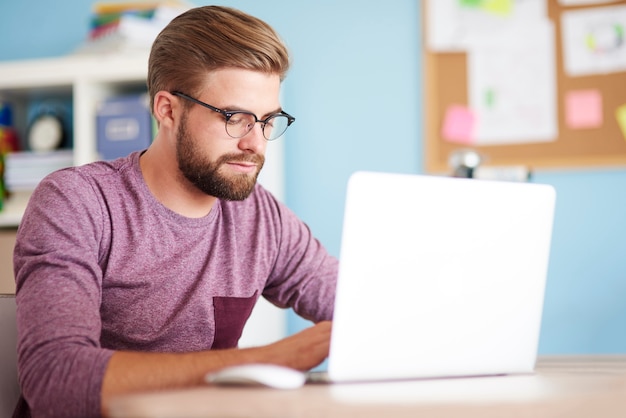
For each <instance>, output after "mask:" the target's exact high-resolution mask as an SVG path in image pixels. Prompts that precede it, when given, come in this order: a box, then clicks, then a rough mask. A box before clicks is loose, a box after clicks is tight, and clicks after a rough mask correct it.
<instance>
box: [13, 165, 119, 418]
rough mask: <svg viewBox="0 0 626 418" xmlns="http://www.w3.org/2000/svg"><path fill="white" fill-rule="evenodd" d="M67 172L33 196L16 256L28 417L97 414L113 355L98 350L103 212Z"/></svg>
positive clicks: (20, 355)
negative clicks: (104, 379) (105, 374)
mask: <svg viewBox="0 0 626 418" xmlns="http://www.w3.org/2000/svg"><path fill="white" fill-rule="evenodd" d="M68 174H69V170H68V171H61V172H57V173H55V174H53V175H52V176H49V177H48V178H46V179H45V180H44V181H42V182H41V183H40V185H39V186H38V188H37V189H36V190H35V192H34V193H33V196H32V197H31V200H30V202H29V205H28V207H27V210H26V212H25V214H24V217H23V220H22V222H21V223H20V226H19V229H18V234H17V241H16V246H15V251H14V258H13V261H14V270H15V280H16V301H17V327H18V369H19V376H20V385H21V388H22V396H23V397H24V398H25V400H26V402H27V403H28V406H29V409H30V412H31V414H32V415H33V416H47V417H56V416H63V417H92V416H99V415H100V392H101V385H102V379H103V376H104V372H105V369H106V366H107V364H108V360H109V359H110V356H111V355H112V351H110V350H106V349H103V348H101V347H100V330H101V322H100V321H101V320H100V302H101V296H102V291H101V283H102V272H101V269H100V268H99V265H98V257H99V248H100V244H101V240H102V230H103V227H102V226H103V216H102V209H101V208H100V206H99V205H100V204H99V203H98V201H97V199H96V198H95V196H96V195H95V193H94V191H93V189H91V186H90V185H89V182H88V181H86V180H84V179H83V178H82V177H80V176H71V175H68ZM61 186H62V187H61Z"/></svg>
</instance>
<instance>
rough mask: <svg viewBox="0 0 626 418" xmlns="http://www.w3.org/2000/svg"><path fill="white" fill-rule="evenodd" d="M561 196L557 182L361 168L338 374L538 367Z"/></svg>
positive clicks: (337, 323) (416, 374)
mask: <svg viewBox="0 0 626 418" xmlns="http://www.w3.org/2000/svg"><path fill="white" fill-rule="evenodd" d="M555 198H556V196H555V191H554V189H553V188H552V187H551V186H548V185H539V184H532V183H513V182H498V181H487V180H473V179H460V178H449V177H437V176H421V175H406V174H390V173H373V172H358V173H355V174H354V175H353V176H352V177H351V178H350V181H349V183H348V191H347V198H346V207H345V215H344V227H343V233H342V244H341V253H340V268H339V279H338V286H337V295H336V302H335V314H334V320H333V330H332V337H331V348H330V356H329V359H328V379H329V380H330V381H331V382H357V381H376V380H396V379H415V378H437V377H452V376H482V375H498V374H514V373H529V372H533V370H534V366H535V361H536V356H537V347H538V340H539V332H540V324H541V315H542V309H543V301H544V289H545V283H546V275H547V270H548V259H549V253H550V241H551V234H552V224H553V214H554V206H555Z"/></svg>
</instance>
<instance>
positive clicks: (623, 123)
mask: <svg viewBox="0 0 626 418" xmlns="http://www.w3.org/2000/svg"><path fill="white" fill-rule="evenodd" d="M615 117H616V118H617V124H618V125H619V127H620V129H621V130H622V135H623V136H624V139H625V140H626V104H623V105H621V106H620V107H618V108H617V110H616V111H615Z"/></svg>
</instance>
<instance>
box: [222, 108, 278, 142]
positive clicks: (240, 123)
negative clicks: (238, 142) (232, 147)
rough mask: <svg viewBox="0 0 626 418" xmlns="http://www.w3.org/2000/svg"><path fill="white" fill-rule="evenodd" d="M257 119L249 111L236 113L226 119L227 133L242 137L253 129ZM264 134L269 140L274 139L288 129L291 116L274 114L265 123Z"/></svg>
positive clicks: (234, 136)
mask: <svg viewBox="0 0 626 418" xmlns="http://www.w3.org/2000/svg"><path fill="white" fill-rule="evenodd" d="M256 122H257V121H256V119H255V117H254V116H253V115H251V114H249V113H235V114H234V115H232V116H231V117H230V119H228V120H227V121H226V133H227V134H228V135H230V136H232V137H233V138H241V137H243V136H245V135H246V134H247V133H248V132H250V131H251V130H252V128H253V127H254V124H255V123H256ZM262 125H263V136H264V137H265V139H267V140H268V141H272V140H274V139H276V138H278V137H279V136H281V135H282V134H284V133H285V131H286V130H287V126H289V118H288V117H287V116H285V115H280V114H277V115H273V116H270V118H269V119H267V121H266V123H263V122H262Z"/></svg>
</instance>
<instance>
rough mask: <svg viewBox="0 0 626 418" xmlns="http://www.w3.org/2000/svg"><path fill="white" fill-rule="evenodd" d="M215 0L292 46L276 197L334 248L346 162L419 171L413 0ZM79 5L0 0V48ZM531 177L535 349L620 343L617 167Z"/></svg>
mask: <svg viewBox="0 0 626 418" xmlns="http://www.w3.org/2000/svg"><path fill="white" fill-rule="evenodd" d="M194 3H195V4H197V5H200V4H208V2H203V1H195V2H194ZM218 3H219V4H225V5H230V6H233V7H238V8H241V9H242V10H244V11H247V12H249V13H252V14H254V15H256V16H258V17H260V18H262V19H265V20H266V21H268V22H269V23H270V24H272V25H273V26H274V27H275V28H276V29H277V30H278V32H279V33H281V35H282V36H283V37H284V38H285V40H286V42H287V43H288V45H289V47H290V49H291V51H292V54H293V58H294V65H293V68H292V71H291V73H290V75H289V77H288V79H287V81H286V82H285V86H284V97H285V100H284V107H285V108H286V109H288V110H289V112H291V113H293V114H294V115H295V116H296V117H297V118H298V121H297V122H296V124H295V125H294V126H293V127H292V128H290V134H289V137H288V143H287V144H286V147H287V149H286V159H287V161H286V177H287V178H286V182H287V188H286V193H287V203H288V204H289V206H291V207H292V208H293V209H294V210H295V211H296V213H298V214H299V215H300V216H301V217H302V218H303V219H304V220H305V221H306V222H307V223H308V224H309V225H310V227H311V228H312V230H313V231H314V233H315V234H316V235H317V236H318V237H319V238H320V239H321V241H322V242H323V243H324V244H325V245H326V246H327V247H328V249H329V250H330V251H331V252H332V253H333V254H335V255H338V253H339V243H340V233H341V223H342V214H343V195H344V192H345V184H346V181H347V179H348V176H349V174H350V173H351V172H353V171H355V170H361V169H368V170H382V171H395V172H406V173H421V172H422V171H423V165H422V158H423V154H422V145H423V143H422V142H423V141H422V132H423V119H422V113H423V111H422V108H423V103H422V100H421V96H422V85H421V77H422V72H421V57H420V52H419V51H420V45H421V29H420V26H419V23H418V22H419V21H420V13H419V3H420V2H419V1H415V0H396V1H395V2H394V3H393V7H385V5H388V4H390V3H388V2H380V1H374V0H343V1H340V2H337V1H331V0H315V1H314V0H301V1H298V2H296V1H287V0H265V1H262V2H260V1H258V0H236V1H235V0H233V1H230V2H226V1H221V2H218ZM90 7H91V2H89V1H83V0H65V1H61V2H48V1H45V0H31V1H28V2H2V4H1V5H0V34H2V35H3V36H2V39H4V42H2V43H0V60H13V59H23V58H33V57H45V56H55V55H59V54H65V53H68V52H71V51H72V50H73V49H74V48H75V47H76V46H77V45H78V44H79V43H80V42H81V41H82V39H83V37H84V36H85V34H86V33H87V22H88V17H89V12H90ZM68 22H74V23H75V24H68ZM9 39H11V40H12V41H11V42H9ZM534 181H536V182H542V183H549V184H552V185H554V186H555V187H556V190H557V193H558V203H557V212H556V223H555V230H554V240H553V253H552V259H551V264H550V272H549V278H548V287H547V294H546V303H545V315H544V322H543V328H542V335H541V342H540V351H541V353H544V354H547V353H616V352H626V332H624V329H625V326H624V325H623V324H624V323H626V257H625V256H624V253H623V251H625V250H626V222H624V210H623V208H626V193H624V192H623V188H624V187H625V186H626V171H624V170H622V169H619V170H618V169H613V170H575V171H574V170H572V171H563V170H560V171H544V172H539V173H536V175H535V177H534ZM625 252H626V251H625ZM381 280H384V278H383V279H381ZM302 325H303V323H301V322H299V321H297V320H292V322H291V324H290V328H291V330H295V329H297V328H299V327H301V326H302Z"/></svg>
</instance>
